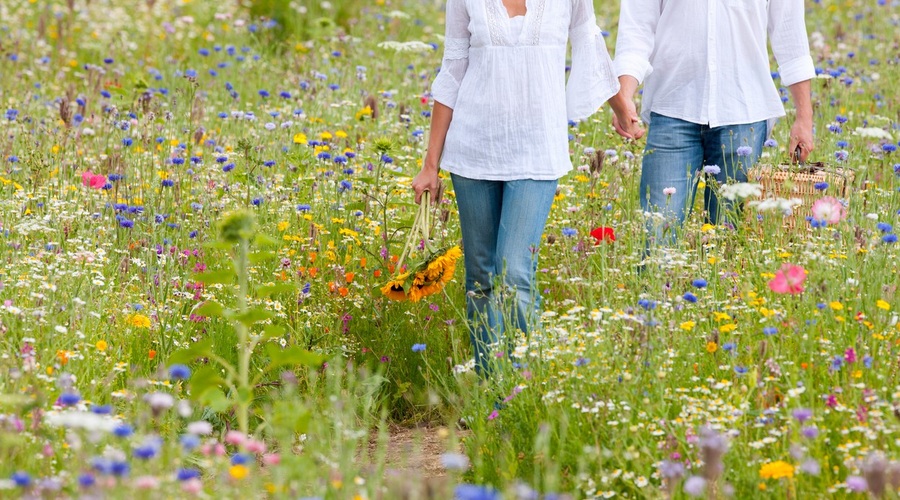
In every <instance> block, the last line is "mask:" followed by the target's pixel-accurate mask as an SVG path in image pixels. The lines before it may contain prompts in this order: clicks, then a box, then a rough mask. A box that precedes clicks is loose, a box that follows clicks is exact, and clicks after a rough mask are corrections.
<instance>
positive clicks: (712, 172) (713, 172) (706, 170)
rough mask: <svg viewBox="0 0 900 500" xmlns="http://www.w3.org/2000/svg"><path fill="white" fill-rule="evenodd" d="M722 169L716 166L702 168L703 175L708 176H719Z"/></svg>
mask: <svg viewBox="0 0 900 500" xmlns="http://www.w3.org/2000/svg"><path fill="white" fill-rule="evenodd" d="M721 172H722V169H721V168H719V166H718V165H707V166H705V167H703V173H704V174H708V175H719V174H720V173H721Z"/></svg>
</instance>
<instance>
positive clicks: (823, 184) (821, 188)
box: [813, 181, 828, 191]
mask: <svg viewBox="0 0 900 500" xmlns="http://www.w3.org/2000/svg"><path fill="white" fill-rule="evenodd" d="M813 187H814V188H816V189H818V190H819V191H825V190H826V189H828V183H827V182H824V181H823V182H817V183H815V184H813Z"/></svg>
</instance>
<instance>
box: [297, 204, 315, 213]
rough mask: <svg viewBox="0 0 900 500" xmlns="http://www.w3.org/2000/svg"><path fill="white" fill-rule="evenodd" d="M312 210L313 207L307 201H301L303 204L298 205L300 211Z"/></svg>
mask: <svg viewBox="0 0 900 500" xmlns="http://www.w3.org/2000/svg"><path fill="white" fill-rule="evenodd" d="M310 210H312V207H311V206H309V205H307V204H306V203H301V204H299V205H297V211H298V212H309V211H310Z"/></svg>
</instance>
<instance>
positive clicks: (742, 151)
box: [735, 146, 753, 156]
mask: <svg viewBox="0 0 900 500" xmlns="http://www.w3.org/2000/svg"><path fill="white" fill-rule="evenodd" d="M735 152H736V153H737V155H738V156H750V153H752V152H753V148H751V147H750V146H741V147H739V148H737V150H735Z"/></svg>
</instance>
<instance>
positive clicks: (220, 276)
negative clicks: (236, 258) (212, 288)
mask: <svg viewBox="0 0 900 500" xmlns="http://www.w3.org/2000/svg"><path fill="white" fill-rule="evenodd" d="M236 278H237V274H235V272H234V270H232V269H222V270H220V271H206V272H203V273H198V274H195V275H194V279H195V280H197V281H199V282H201V283H204V284H206V285H213V284H217V283H220V284H223V285H230V284H231V283H234V280H235V279H236Z"/></svg>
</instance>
